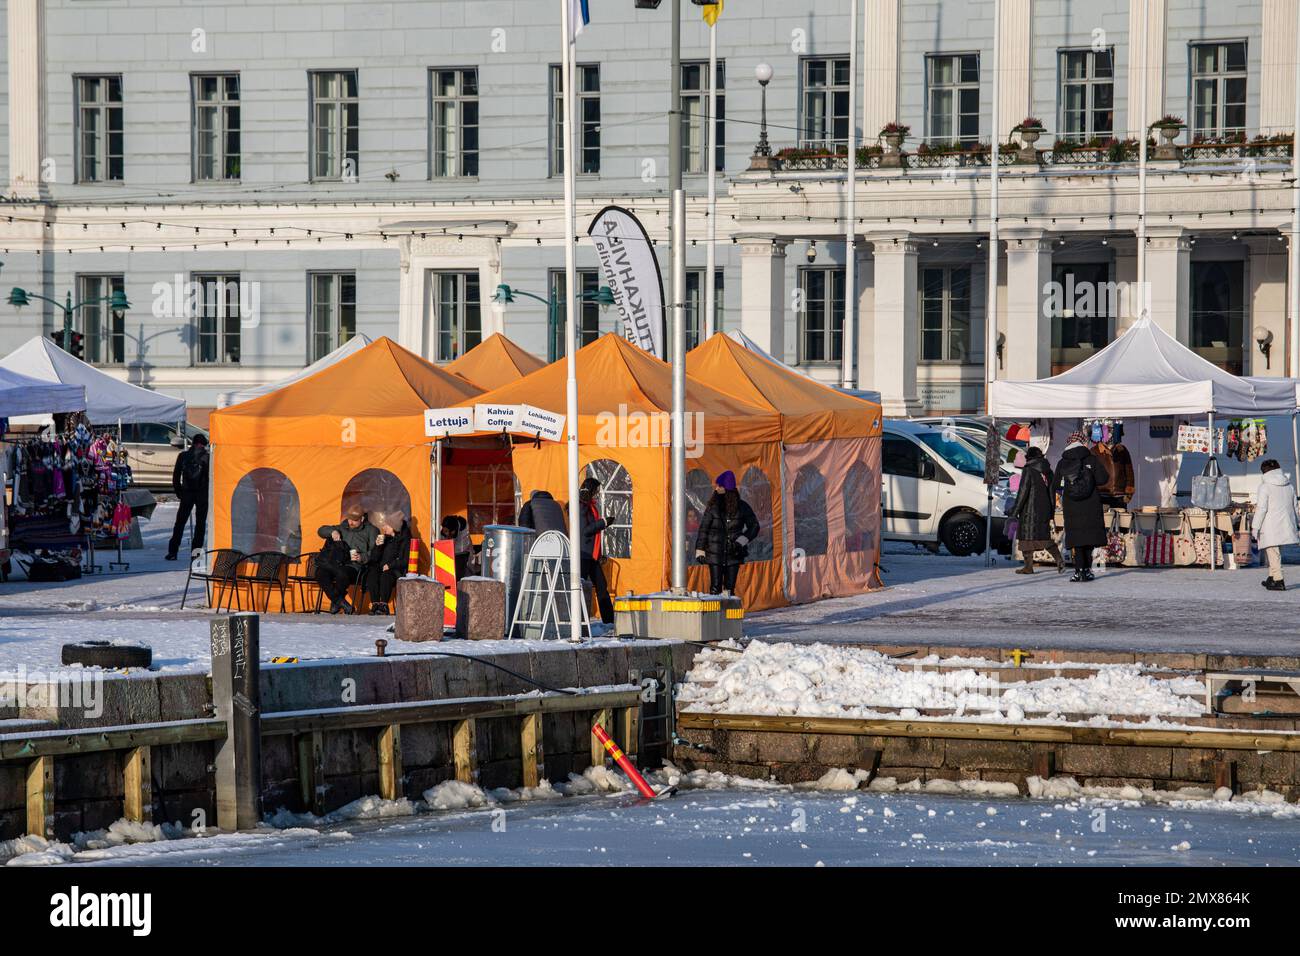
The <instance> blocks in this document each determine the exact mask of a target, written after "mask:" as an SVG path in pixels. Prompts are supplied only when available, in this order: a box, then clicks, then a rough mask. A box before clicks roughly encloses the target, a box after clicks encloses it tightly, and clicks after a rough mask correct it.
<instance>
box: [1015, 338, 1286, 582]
mask: <svg viewBox="0 0 1300 956" xmlns="http://www.w3.org/2000/svg"><path fill="white" fill-rule="evenodd" d="M1296 408H1297V389H1296V383H1295V382H1294V380H1292V379H1284V378H1244V377H1240V376H1236V375H1232V374H1230V373H1228V372H1226V371H1224V370H1223V369H1221V368H1219V367H1218V366H1216V365H1213V364H1211V363H1210V362H1207V361H1206V360H1205V359H1203V358H1201V357H1200V356H1199V355H1197V354H1196V353H1195V352H1193V351H1192V350H1191V349H1189V348H1187V347H1186V346H1184V345H1181V344H1180V343H1179V342H1178V341H1176V340H1175V339H1174V338H1173V337H1172V336H1170V335H1169V334H1168V333H1166V332H1165V331H1164V330H1163V329H1161V328H1160V327H1159V326H1157V325H1155V324H1154V323H1152V322H1151V321H1150V319H1147V318H1142V319H1139V320H1138V321H1137V322H1136V323H1134V325H1133V326H1132V327H1130V328H1129V329H1128V330H1126V331H1125V332H1124V333H1122V334H1121V335H1120V336H1119V338H1117V339H1116V340H1115V341H1114V342H1113V343H1111V344H1110V345H1109V346H1107V347H1106V348H1104V349H1102V350H1101V351H1100V352H1098V353H1097V354H1096V355H1094V356H1093V357H1092V358H1090V359H1088V360H1087V361H1085V362H1082V363H1080V364H1079V365H1076V366H1075V367H1074V368H1072V369H1070V370H1068V371H1066V372H1063V373H1061V374H1060V375H1055V376H1052V377H1050V378H1046V379H1041V380H1039V381H1034V382H1007V381H995V382H993V383H992V386H991V388H990V391H989V413H990V414H991V415H992V416H993V417H994V418H995V419H1002V420H1004V421H1015V422H1020V423H1024V422H1028V423H1029V428H1030V434H1031V439H1030V440H1031V443H1037V444H1039V445H1040V447H1043V448H1044V449H1045V451H1046V453H1047V456H1048V459H1049V460H1050V461H1051V462H1052V463H1053V465H1055V463H1056V461H1057V460H1058V458H1059V456H1060V453H1061V451H1063V450H1064V448H1065V445H1066V435H1068V434H1069V433H1070V432H1072V431H1075V430H1078V429H1082V430H1083V431H1084V433H1085V434H1086V435H1087V436H1088V437H1089V438H1090V440H1091V441H1092V442H1093V443H1094V448H1099V449H1100V452H1101V454H1102V456H1103V458H1107V459H1109V464H1110V465H1111V468H1110V469H1109V470H1111V471H1112V472H1113V473H1114V474H1113V475H1112V483H1111V485H1110V486H1108V487H1106V488H1104V489H1102V491H1103V498H1104V499H1105V500H1106V501H1107V504H1108V505H1109V508H1108V511H1107V513H1106V520H1107V522H1108V526H1109V527H1111V528H1112V535H1111V543H1110V545H1109V546H1108V547H1107V549H1106V551H1107V560H1110V561H1116V560H1118V561H1119V562H1120V563H1124V564H1206V565H1208V566H1210V567H1216V566H1218V565H1219V564H1220V563H1221V561H1220V558H1219V553H1220V547H1221V543H1220V541H1219V535H1220V534H1231V533H1234V532H1238V531H1239V530H1240V529H1241V528H1242V526H1243V522H1242V512H1244V510H1245V508H1246V505H1245V504H1244V503H1238V504H1234V503H1233V502H1232V501H1231V496H1230V494H1229V493H1228V486H1227V479H1226V478H1224V479H1222V482H1221V483H1220V482H1219V481H1218V480H1217V479H1216V475H1217V456H1221V455H1226V454H1234V455H1237V454H1240V455H1254V456H1256V457H1259V456H1261V455H1262V451H1263V449H1266V447H1267V442H1266V437H1265V436H1262V435H1260V434H1259V430H1260V426H1259V425H1258V424H1257V423H1258V422H1259V421H1260V420H1262V419H1263V418H1265V417H1266V416H1270V415H1293V414H1294V413H1295V412H1296ZM1243 442H1244V444H1243ZM1191 453H1204V454H1206V456H1207V466H1206V471H1207V474H1206V475H1205V476H1204V477H1205V478H1206V479H1207V481H1205V482H1199V481H1198V482H1197V483H1194V488H1193V495H1192V504H1193V507H1192V508H1186V507H1180V506H1179V502H1178V500H1177V494H1176V493H1177V476H1178V470H1179V466H1180V464H1181V462H1182V458H1183V456H1184V455H1185V454H1191ZM1129 466H1131V469H1132V470H1131V478H1130V477H1129V472H1128V470H1127V469H1128V467H1129ZM1116 476H1119V478H1118V480H1116ZM1245 526H1246V527H1248V524H1247V525H1245ZM1238 540H1240V541H1241V542H1242V543H1244V541H1245V539H1238ZM1139 552H1140V554H1139ZM1238 557H1240V554H1238ZM1234 563H1239V562H1234Z"/></svg>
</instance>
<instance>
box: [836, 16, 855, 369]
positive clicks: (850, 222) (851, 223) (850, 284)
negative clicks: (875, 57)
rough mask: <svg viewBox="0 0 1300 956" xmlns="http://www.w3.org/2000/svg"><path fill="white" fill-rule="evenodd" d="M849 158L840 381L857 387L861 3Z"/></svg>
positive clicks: (852, 46)
mask: <svg viewBox="0 0 1300 956" xmlns="http://www.w3.org/2000/svg"><path fill="white" fill-rule="evenodd" d="M849 3H850V7H851V9H850V13H849V156H848V166H847V167H846V169H845V173H844V221H845V225H844V329H843V332H842V333H841V335H840V351H841V352H842V353H843V354H842V358H841V373H840V382H841V384H842V385H843V386H844V387H845V388H852V387H853V358H854V352H855V350H856V349H855V339H856V333H857V328H858V295H857V291H858V290H857V285H858V263H857V226H856V220H857V212H856V209H857V191H858V189H857V187H858V0H849Z"/></svg>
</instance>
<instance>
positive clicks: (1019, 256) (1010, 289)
mask: <svg viewBox="0 0 1300 956" xmlns="http://www.w3.org/2000/svg"><path fill="white" fill-rule="evenodd" d="M1005 238H1006V244H1007V285H1006V290H1007V292H1006V295H1007V305H1006V309H1007V318H1006V330H1007V341H1006V346H1005V347H1004V349H1003V369H1002V370H1001V371H1000V372H999V374H998V377H999V378H1005V379H1009V380H1010V381H1013V382H1027V381H1032V380H1033V379H1038V378H1044V377H1045V376H1047V375H1049V374H1050V373H1051V359H1052V353H1051V348H1052V320H1051V318H1050V317H1049V316H1048V315H1047V310H1046V309H1045V308H1044V303H1045V302H1046V288H1047V284H1048V283H1049V282H1051V281H1052V240H1051V239H1049V238H1047V237H1045V236H1044V235H1043V234H1042V233H1036V234H1029V235H1020V236H1016V235H1010V236H1006V237H1005ZM993 360H994V361H997V355H996V353H995V354H994V356H993Z"/></svg>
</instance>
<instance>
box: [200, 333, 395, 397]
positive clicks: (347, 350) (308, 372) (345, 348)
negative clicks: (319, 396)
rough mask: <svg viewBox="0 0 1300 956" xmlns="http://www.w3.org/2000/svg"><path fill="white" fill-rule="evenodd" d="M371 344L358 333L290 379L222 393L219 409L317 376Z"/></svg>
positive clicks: (366, 337)
mask: <svg viewBox="0 0 1300 956" xmlns="http://www.w3.org/2000/svg"><path fill="white" fill-rule="evenodd" d="M370 342H371V338H370V336H368V335H362V334H361V333H359V332H358V333H357V334H356V335H354V336H352V338H350V339H348V340H347V341H346V342H344V343H343V344H342V345H340V346H339V347H338V348H336V349H335V350H334V351H333V352H330V353H329V354H328V355H325V356H322V357H321V358H318V359H317V360H316V361H314V362H312V363H311V364H310V365H308V366H307V367H306V368H305V369H303V370H302V371H300V372H294V373H293V374H292V375H290V376H289V377H288V378H282V379H280V380H279V381H276V382H268V383H267V384H265V385H251V386H249V387H248V388H241V389H240V390H239V391H237V392H222V393H221V394H220V395H218V396H217V407H218V408H225V407H226V406H227V405H238V404H239V403H240V402H246V401H248V400H249V399H252V398H257V397H258V396H260V395H265V394H266V393H267V392H274V391H276V390H278V389H281V388H284V387H285V386H286V385H292V384H293V383H294V382H300V381H302V380H303V379H304V378H308V377H309V376H312V375H315V374H316V373H317V372H319V371H320V370H321V369H325V368H329V367H330V366H331V365H333V364H334V363H335V362H337V361H339V360H340V359H345V358H347V357H348V356H349V355H351V354H352V353H353V352H357V351H359V350H361V349H363V348H365V347H366V346H367V345H369V344H370Z"/></svg>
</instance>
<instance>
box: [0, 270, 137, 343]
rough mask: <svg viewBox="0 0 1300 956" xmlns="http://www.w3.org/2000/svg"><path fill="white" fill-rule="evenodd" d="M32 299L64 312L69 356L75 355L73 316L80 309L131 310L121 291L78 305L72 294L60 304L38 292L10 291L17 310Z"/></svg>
mask: <svg viewBox="0 0 1300 956" xmlns="http://www.w3.org/2000/svg"><path fill="white" fill-rule="evenodd" d="M32 299H40V300H41V301H42V302H48V303H50V305H52V306H54V307H55V308H58V309H62V310H63V351H65V352H67V353H68V354H69V355H72V354H73V351H72V342H73V334H74V333H73V331H72V316H73V314H74V313H75V312H76V311H77V310H78V309H82V308H85V307H86V306H88V305H96V304H98V303H100V302H107V303H108V307H109V309H110V310H112V311H113V312H125V311H127V310H128V309H130V308H131V303H130V302H128V301H127V298H126V293H125V292H123V291H122V290H121V289H114V290H113V294H112V295H108V296H99V297H97V298H94V299H86V300H85V301H84V302H78V303H77V304H76V305H73V304H72V293H71V292H69V293H68V294H67V296H66V297H65V298H64V301H62V302H60V301H58V300H57V299H51V298H50V297H48V296H44V295H40V294H39V293H36V292H28V291H27V290H26V289H20V288H18V287H17V286H14V287H13V288H12V289H10V290H9V304H10V305H12V306H13V307H14V308H15V309H21V308H22V307H23V306H25V305H31V304H32Z"/></svg>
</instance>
